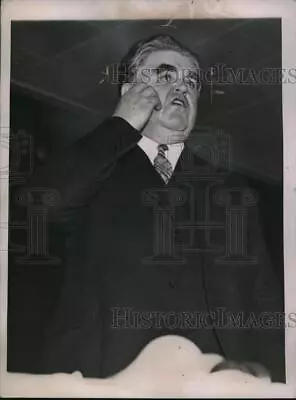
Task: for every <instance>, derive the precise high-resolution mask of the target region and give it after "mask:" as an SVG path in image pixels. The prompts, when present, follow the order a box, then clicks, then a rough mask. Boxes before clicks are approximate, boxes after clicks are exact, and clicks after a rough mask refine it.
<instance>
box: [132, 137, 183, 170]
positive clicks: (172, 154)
mask: <svg viewBox="0 0 296 400" xmlns="http://www.w3.org/2000/svg"><path fill="white" fill-rule="evenodd" d="M158 144H159V143H157V142H155V141H154V140H152V139H150V138H148V137H147V136H142V138H141V139H140V140H139V142H138V146H139V147H140V148H141V149H142V150H143V151H144V152H145V153H146V155H147V156H148V158H149V160H150V162H151V164H152V165H153V164H154V159H155V157H156V156H157V153H158V150H157V146H158ZM183 149H184V143H175V144H168V151H167V152H166V157H167V159H168V160H169V162H170V163H171V165H172V167H173V170H174V169H175V167H176V164H177V162H178V160H179V157H180V155H181V153H182V151H183Z"/></svg>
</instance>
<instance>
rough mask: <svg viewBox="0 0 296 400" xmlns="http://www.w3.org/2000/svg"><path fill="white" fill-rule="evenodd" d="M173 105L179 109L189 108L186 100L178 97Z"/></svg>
mask: <svg viewBox="0 0 296 400" xmlns="http://www.w3.org/2000/svg"><path fill="white" fill-rule="evenodd" d="M171 104H174V105H175V106H179V107H184V108H186V107H187V103H186V101H185V100H184V99H181V98H180V97H176V98H175V99H174V100H173V101H172V102H171Z"/></svg>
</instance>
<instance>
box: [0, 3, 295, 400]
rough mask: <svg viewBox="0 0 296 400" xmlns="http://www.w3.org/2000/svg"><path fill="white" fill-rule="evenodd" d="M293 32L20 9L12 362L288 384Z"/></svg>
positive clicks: (21, 368) (269, 25)
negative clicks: (287, 94)
mask: <svg viewBox="0 0 296 400" xmlns="http://www.w3.org/2000/svg"><path fill="white" fill-rule="evenodd" d="M69 3H71V2H69ZM282 33H283V22H282V19H281V18H280V17H273V18H271V17H269V18H241V17H240V18H239V17H238V18H233V17H232V18H212V19H207V18H200V19H189V18H187V19H184V18H180V19H179V18H177V17H176V18H173V19H165V18H163V19H156V18H153V19H152V18H144V17H143V18H138V19H127V18H124V19H109V20H108V19H102V20H97V19H91V18H89V19H87V20H78V19H76V20H75V19H72V20H12V21H11V24H10V40H11V42H10V79H9V92H10V94H9V137H8V135H6V136H5V135H3V136H2V139H1V140H2V143H3V140H6V145H7V146H8V147H9V169H8V180H7V181H8V201H9V207H8V231H7V235H8V236H7V243H8V250H7V325H6V328H7V330H6V335H7V336H6V346H7V347H6V369H7V372H8V373H12V375H13V374H30V375H32V376H36V378H37V377H40V376H46V377H47V379H50V378H51V377H53V376H55V374H73V373H75V372H77V371H78V373H79V376H80V377H81V379H85V378H86V379H88V378H92V379H91V381H92V382H96V379H97V380H98V381H99V382H101V381H102V382H105V381H106V382H109V381H110V380H113V381H114V382H116V379H117V377H118V382H121V381H120V377H121V376H126V375H128V374H129V371H130V372H133V370H134V371H135V374H136V375H135V376H137V378H134V379H132V381H133V380H134V381H138V382H135V385H140V383H139V382H140V381H141V379H143V381H144V380H145V370H146V369H145V368H146V367H145V368H144V367H143V368H142V365H144V363H145V362H146V361H145V360H146V359H147V360H148V359H149V357H150V358H151V359H152V360H153V361H151V366H150V369H151V371H150V370H149V371H150V372H149V374H152V375H151V377H150V379H152V377H153V370H155V372H154V373H155V375H157V376H158V379H161V374H162V373H164V372H163V371H166V370H167V371H170V370H171V369H172V371H173V370H174V368H176V371H177V369H178V371H182V368H183V367H181V364H182V363H183V364H184V366H185V365H187V364H186V362H187V361H186V360H187V359H186V357H188V365H189V364H190V363H191V364H190V365H192V368H194V367H193V365H195V357H196V360H197V359H203V357H204V360H212V361H211V362H209V361H207V362H206V361H205V364H206V365H207V367H203V368H204V372H203V373H205V371H206V372H207V376H208V377H213V379H214V378H215V377H218V378H219V377H221V376H223V374H225V382H226V381H227V379H230V378H229V377H231V374H232V373H233V374H234V375H233V376H234V378H233V381H235V379H236V378H235V377H236V376H237V379H238V380H239V379H243V378H244V377H245V379H247V380H248V379H250V381H252V382H255V383H256V382H258V383H259V384H260V382H263V383H264V382H265V383H268V384H273V383H274V384H282V385H283V386H284V384H286V383H287V360H286V358H287V357H286V355H287V351H286V348H285V343H286V337H287V336H286V335H287V331H288V330H289V331H293V328H296V310H294V312H293V309H292V312H290V311H291V307H289V308H287V305H286V299H287V295H286V294H285V291H286V290H287V288H286V284H287V279H286V278H285V276H286V273H287V272H286V268H287V266H286V258H285V257H284V253H285V224H284V199H285V197H284V192H285V186H284V183H285V179H284V165H285V164H284V128H283V87H284V86H285V85H287V86H289V85H290V86H291V85H293V84H295V83H296V66H294V67H293V66H292V67H291V68H283V61H282V60H283V59H282V49H283V41H282ZM295 87H296V86H295ZM3 126H4V125H3V124H2V123H1V127H2V128H3ZM2 131H3V129H2ZM5 132H6V131H5ZM3 137H4V139H3ZM1 168H2V167H1ZM2 170H4V169H3V168H2ZM291 222H292V221H291ZM1 250H2V249H1ZM287 310H289V312H287ZM179 343H180V344H179ZM170 346H172V350H170ZM174 346H175V347H174ZM187 348H188V349H187ZM162 349H164V350H163V353H161V351H162ZM178 349H179V350H181V351H180V354H181V355H180V356H178V354H177V353H178ZM182 351H183V355H182ZM145 357H146V358H145ZM178 357H179V358H178ZM182 357H184V360H183V358H182ZM178 360H179V361H178ZM153 362H154V363H155V365H154V364H153ZM183 364H182V365H183ZM196 365H197V364H196ZM209 365H210V366H209ZM184 368H188V370H189V368H190V366H188V367H186V366H185V367H184ZM148 369H149V368H148ZM137 371H138V372H137ZM141 371H142V372H141ZM184 371H185V370H184ZM186 371H187V370H186ZM137 373H138V375H137ZM173 373H174V372H172V374H173ZM180 373H181V372H180ZM124 374H125V375H124ZM227 374H230V375H229V377H228V375H227ZM181 375H182V377H181V378H182V379H184V382H185V378H186V374H185V373H181ZM19 376H21V375H19ZM147 376H148V375H147ZM149 376H150V375H149ZM172 377H173V375H171V378H170V379H171V380H172ZM155 379H156V378H155ZM166 379H168V378H166ZM219 379H222V378H219ZM152 380H153V379H152ZM48 382H50V380H48ZM209 382H210V380H209ZM213 382H214V381H213ZM118 385H119V384H118ZM143 385H144V383H143ZM205 385H206V384H205ZM119 386H120V385H119ZM279 386H280V385H279ZM122 388H123V389H124V388H125V386H124V385H123V386H122ZM131 393H132V392H131ZM139 393H140V392H139ZM149 393H150V392H148V395H150V394H149ZM155 393H156V391H155ZM162 393H163V394H164V395H165V393H170V394H172V393H176V395H178V393H179V392H177V391H176V392H172V391H171V392H170V391H169V390H168V392H166V391H165V389H163V392H162ZM182 393H183V395H185V397H186V393H187V394H188V393H189V392H182ZM275 393H276V392H275ZM126 395H127V396H128V395H129V393H126ZM160 395H161V394H160ZM191 395H195V394H194V393H193V392H192V393H191Z"/></svg>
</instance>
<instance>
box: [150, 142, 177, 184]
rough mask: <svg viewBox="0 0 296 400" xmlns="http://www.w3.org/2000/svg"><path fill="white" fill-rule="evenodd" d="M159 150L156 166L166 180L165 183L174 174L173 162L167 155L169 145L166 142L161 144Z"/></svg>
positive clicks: (155, 161) (155, 160)
mask: <svg viewBox="0 0 296 400" xmlns="http://www.w3.org/2000/svg"><path fill="white" fill-rule="evenodd" d="M157 150H158V153H157V156H156V157H155V159H154V168H155V169H156V171H157V172H158V173H159V175H160V176H161V177H162V179H163V180H164V181H165V183H168V181H169V180H170V177H171V176H172V174H173V167H172V164H171V163H170V162H169V160H168V159H167V158H166V156H165V152H166V151H167V150H168V146H167V145H166V144H159V145H158V147H157Z"/></svg>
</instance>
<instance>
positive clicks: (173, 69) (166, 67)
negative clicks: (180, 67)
mask: <svg viewBox="0 0 296 400" xmlns="http://www.w3.org/2000/svg"><path fill="white" fill-rule="evenodd" d="M170 71H171V72H176V71H177V68H176V67H174V66H173V65H170V64H160V65H159V66H158V67H157V68H156V73H157V75H160V74H162V73H163V72H170Z"/></svg>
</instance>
